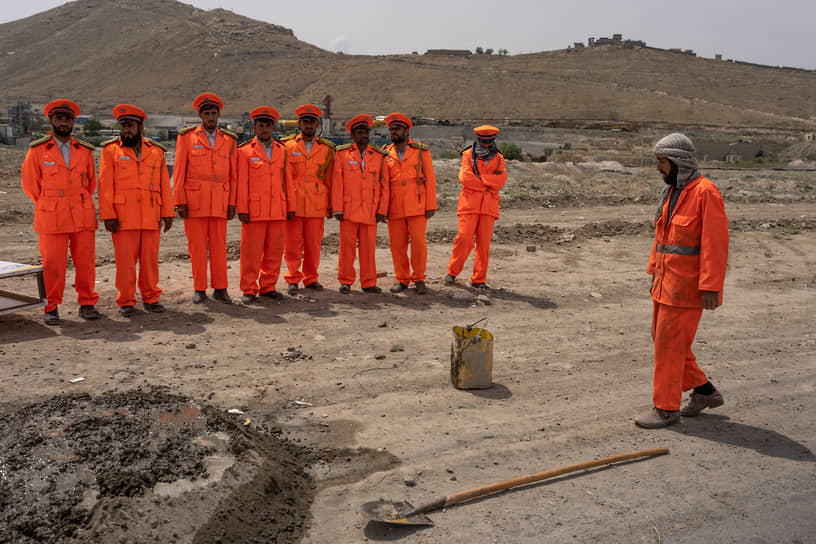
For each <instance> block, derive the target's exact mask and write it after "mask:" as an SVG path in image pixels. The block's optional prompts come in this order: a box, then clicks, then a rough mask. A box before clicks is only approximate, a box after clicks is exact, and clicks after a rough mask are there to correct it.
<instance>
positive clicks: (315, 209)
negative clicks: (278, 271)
mask: <svg viewBox="0 0 816 544" xmlns="http://www.w3.org/2000/svg"><path fill="white" fill-rule="evenodd" d="M284 142H285V144H286V149H287V151H288V152H289V168H290V169H291V170H292V178H293V179H294V181H295V183H294V185H295V202H296V206H295V217H294V218H292V219H290V220H289V221H287V222H286V254H285V259H286V268H287V272H286V274H284V278H285V279H286V283H290V284H291V283H294V284H298V283H299V282H300V281H301V280H302V281H303V285H309V284H310V283H314V282H316V281H317V278H318V273H317V268H318V266H320V246H321V244H322V242H323V224H324V222H325V218H326V217H331V203H330V200H331V179H332V167H333V166H334V144H333V143H332V142H331V141H329V140H324V139H322V138H315V139H314V140H313V143H312V150H311V152H310V153H307V152H306V143H305V142H304V141H303V138H302V137H301V136H296V137H292V138H290V139H286V138H284ZM301 262H302V263H303V272H301V271H300V266H301Z"/></svg>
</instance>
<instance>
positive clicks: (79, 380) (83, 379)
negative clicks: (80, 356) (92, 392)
mask: <svg viewBox="0 0 816 544" xmlns="http://www.w3.org/2000/svg"><path fill="white" fill-rule="evenodd" d="M69 381H70V382H71V383H79V382H84V381H85V378H81V377H80V378H74V379H73V380H69Z"/></svg>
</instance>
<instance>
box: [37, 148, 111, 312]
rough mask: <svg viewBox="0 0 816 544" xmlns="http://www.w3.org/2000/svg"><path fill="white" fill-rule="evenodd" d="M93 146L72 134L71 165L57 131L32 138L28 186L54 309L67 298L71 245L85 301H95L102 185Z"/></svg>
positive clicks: (82, 301)
mask: <svg viewBox="0 0 816 544" xmlns="http://www.w3.org/2000/svg"><path fill="white" fill-rule="evenodd" d="M92 149H93V146H92V145H91V144H87V143H85V142H82V141H79V140H77V139H76V138H73V137H72V138H71V159H70V161H71V164H70V165H66V164H65V160H64V159H63V158H62V153H61V152H60V150H59V148H58V147H57V144H56V143H55V141H54V136H53V134H52V135H50V136H48V137H46V138H42V139H40V140H37V141H34V142H32V143H31V147H30V149H29V150H28V153H27V154H26V158H25V161H24V162H23V169H22V186H23V191H24V192H25V194H27V195H28V197H29V198H30V199H31V200H32V201H33V202H34V204H35V208H34V231H35V232H36V233H37V234H38V236H39V241H40V255H41V256H42V267H43V280H44V282H45V293H46V297H47V298H48V303H47V304H46V306H45V311H46V312H50V311H52V310H54V309H56V307H57V305H59V304H62V294H63V292H64V291H65V270H66V268H67V264H68V247H69V245H70V247H71V259H72V260H73V262H74V287H75V289H76V291H77V302H78V303H79V305H80V306H86V305H94V304H96V303H97V302H98V301H99V295H98V294H97V293H96V291H94V283H95V281H96V246H95V239H94V235H95V231H96V226H97V222H96V210H95V208H94V201H93V193H94V191H95V190H96V173H95V171H94V160H93V153H92V151H91V150H92Z"/></svg>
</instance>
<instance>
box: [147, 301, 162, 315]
mask: <svg viewBox="0 0 816 544" xmlns="http://www.w3.org/2000/svg"><path fill="white" fill-rule="evenodd" d="M144 309H145V311H146V312H150V313H151V314H163V313H164V306H163V305H162V303H161V302H159V301H158V300H157V301H156V302H145V303H144Z"/></svg>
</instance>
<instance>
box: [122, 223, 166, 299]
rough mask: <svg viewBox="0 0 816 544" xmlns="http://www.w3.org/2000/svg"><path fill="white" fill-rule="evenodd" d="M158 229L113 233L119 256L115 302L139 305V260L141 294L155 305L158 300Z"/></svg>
mask: <svg viewBox="0 0 816 544" xmlns="http://www.w3.org/2000/svg"><path fill="white" fill-rule="evenodd" d="M159 237H160V235H159V230H158V229H128V230H120V231H119V232H116V233H111V238H113V255H114V257H115V258H116V288H117V289H118V290H119V294H117V295H116V304H118V305H119V306H133V305H135V304H136V297H135V295H136V283H137V276H136V263H137V262H138V263H139V275H138V284H139V293H141V295H142V302H144V303H145V304H152V303H154V302H158V301H159V296H161V293H162V290H161V289H160V288H159Z"/></svg>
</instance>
